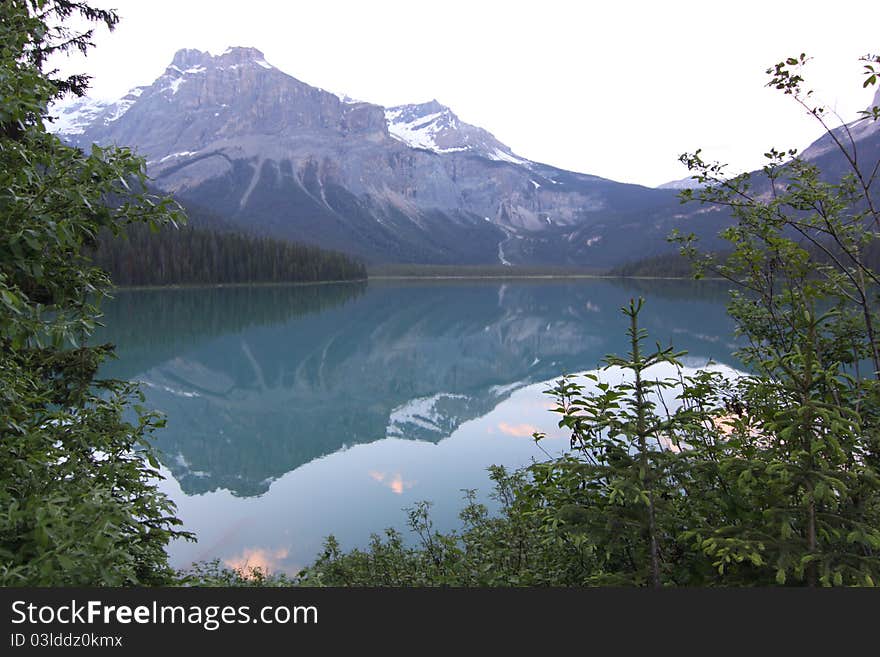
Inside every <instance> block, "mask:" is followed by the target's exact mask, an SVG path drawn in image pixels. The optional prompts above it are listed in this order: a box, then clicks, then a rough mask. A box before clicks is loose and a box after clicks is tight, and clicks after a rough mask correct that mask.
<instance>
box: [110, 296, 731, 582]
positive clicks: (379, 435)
mask: <svg viewBox="0 0 880 657" xmlns="http://www.w3.org/2000/svg"><path fill="white" fill-rule="evenodd" d="M638 296H643V297H645V299H646V306H645V309H644V311H643V314H642V323H643V326H644V327H645V328H646V329H648V330H649V332H650V342H649V344H651V345H653V343H654V342H656V341H661V342H662V343H664V344H669V343H670V342H671V343H673V344H674V345H675V346H676V347H677V348H679V349H683V350H687V351H688V352H689V354H688V356H687V357H686V358H685V359H684V360H685V363H686V364H687V365H690V366H697V367H698V366H703V365H705V364H706V363H707V362H708V361H710V360H714V361H716V362H719V363H727V364H730V365H733V364H734V363H733V360H732V358H731V355H730V354H731V351H732V350H733V349H734V345H733V343H732V326H731V323H730V321H729V320H728V318H727V316H726V315H725V311H724V303H725V299H726V288H725V286H723V285H718V284H715V283H710V282H700V283H695V282H687V281H650V282H648V281H628V282H623V281H611V280H577V281H572V280H568V281H528V280H519V281H506V282H498V281H455V282H451V281H450V282H443V281H437V282H433V281H432V282H423V281H419V282H398V281H395V282H391V281H376V282H370V283H369V284H365V283H356V284H344V285H318V286H289V287H287V286H285V287H252V288H225V289H216V288H210V289H186V290H153V291H120V292H118V293H117V295H116V299H115V300H114V301H112V302H111V303H109V304H108V305H107V306H106V307H105V320H104V321H105V323H106V324H107V327H106V329H104V330H102V331H101V333H100V334H99V336H98V338H99V339H101V340H105V341H111V342H113V343H115V344H116V345H117V352H118V355H119V358H118V360H116V361H113V362H111V363H110V364H109V365H108V366H107V367H105V368H104V370H103V374H105V375H107V376H112V377H117V378H125V379H132V380H137V381H140V382H142V389H143V391H144V392H145V394H146V396H147V401H148V406H149V407H151V408H156V409H158V410H161V411H162V412H164V413H165V414H166V415H167V419H168V424H167V427H166V428H165V429H162V430H160V431H159V432H158V433H157V434H156V441H157V447H158V448H159V450H160V451H161V454H162V463H163V466H164V470H165V474H166V476H167V479H166V480H165V481H164V482H163V484H162V487H163V489H164V490H165V491H166V492H167V493H168V494H169V495H170V496H171V498H172V499H173V500H174V501H175V502H176V503H177V505H178V515H179V517H180V518H182V519H183V521H184V523H185V528H186V529H189V530H191V531H194V532H196V534H197V535H198V537H199V541H198V543H196V544H193V543H185V542H178V543H175V544H174V545H172V546H171V548H170V553H171V558H172V562H173V564H174V565H175V566H178V567H184V566H187V565H188V564H189V563H191V562H192V561H194V560H205V559H215V558H217V559H220V560H221V561H223V562H224V563H226V564H228V565H235V566H242V565H246V564H248V565H259V566H262V567H268V568H269V569H270V570H283V571H295V570H297V569H298V568H299V567H301V566H303V565H305V564H307V563H309V562H310V561H311V560H312V559H313V558H314V556H315V555H316V554H317V552H318V551H319V550H320V548H321V545H322V542H323V539H324V537H326V536H327V535H328V534H331V533H332V534H334V535H335V536H336V537H337V538H338V539H339V541H340V542H341V543H342V546H343V547H344V548H351V547H355V546H363V545H365V544H366V542H367V541H368V540H369V537H370V534H371V533H372V532H381V530H383V529H384V528H385V527H390V526H393V527H397V528H399V529H404V528H405V520H406V514H405V512H404V511H403V509H404V508H406V507H409V506H411V505H412V504H413V503H414V502H416V501H419V500H430V501H432V502H433V504H434V506H433V509H432V516H433V519H434V522H435V525H436V526H437V527H438V528H440V529H451V528H454V527H456V526H457V525H458V522H457V514H458V511H459V510H460V508H461V505H462V492H461V491H462V489H478V491H479V493H480V497H481V499H484V500H486V499H488V493H489V492H490V490H491V482H490V481H489V479H488V476H487V473H486V467H487V466H488V465H490V464H503V465H506V466H510V467H517V466H521V465H526V464H528V463H529V462H531V460H533V459H541V458H546V454H545V453H544V452H542V451H541V450H540V449H539V448H538V447H537V446H536V445H535V443H534V441H533V440H532V438H531V435H532V432H534V431H536V430H542V431H545V432H547V434H548V436H549V439H548V441H547V442H546V443H543V442H542V445H543V447H544V449H545V450H546V451H548V452H550V453H551V454H558V453H561V452H562V451H563V450H565V449H566V448H567V446H568V437H567V436H566V435H565V434H564V432H563V431H561V430H560V429H558V428H557V427H556V419H555V414H553V413H551V412H550V411H549V408H550V407H551V406H552V399H551V397H549V396H548V395H546V394H545V393H544V391H545V390H547V388H548V387H549V385H550V384H551V383H552V382H553V381H554V380H555V379H556V378H557V377H558V376H559V375H560V374H562V373H563V372H568V373H574V372H582V371H585V370H591V369H594V368H596V367H597V366H598V365H599V363H600V361H601V359H602V357H603V356H605V355H606V354H608V353H620V354H623V353H624V352H625V351H627V348H628V346H627V344H626V336H625V330H626V320H625V318H624V317H623V315H621V313H620V311H619V308H620V306H622V305H624V304H626V303H627V302H628V300H629V299H630V298H631V297H638Z"/></svg>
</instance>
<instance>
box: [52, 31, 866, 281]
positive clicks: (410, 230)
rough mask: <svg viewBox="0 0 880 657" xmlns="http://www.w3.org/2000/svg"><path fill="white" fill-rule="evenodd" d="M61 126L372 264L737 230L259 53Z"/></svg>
mask: <svg viewBox="0 0 880 657" xmlns="http://www.w3.org/2000/svg"><path fill="white" fill-rule="evenodd" d="M55 112H56V113H57V121H56V122H55V123H54V127H53V130H54V131H55V132H57V133H58V134H59V135H60V136H61V137H62V138H63V139H65V140H67V141H68V142H70V143H72V144H74V145H78V146H82V147H88V146H89V145H90V144H91V143H93V142H95V143H99V144H112V143H116V144H120V145H129V146H133V147H135V148H136V149H137V151H138V152H139V153H140V154H141V155H143V156H144V157H146V159H147V166H148V172H149V173H150V175H151V176H152V177H153V178H154V180H155V183H156V184H157V185H158V186H159V187H160V188H162V189H163V190H165V191H167V192H171V193H173V194H174V195H175V196H177V197H178V198H179V199H180V200H181V201H182V202H184V203H186V204H191V205H194V206H198V207H200V208H203V209H205V210H207V211H208V212H210V213H214V214H216V215H218V216H220V217H221V218H222V219H223V220H224V221H225V222H226V223H228V224H231V225H233V226H237V227H240V228H242V229H245V230H247V231H249V232H253V233H257V234H266V235H271V236H273V237H281V238H286V239H295V240H298V241H302V242H306V243H312V244H316V245H319V246H323V247H328V248H333V249H338V250H342V251H346V252H349V253H352V254H355V255H357V256H360V257H362V258H364V259H365V260H367V261H368V262H372V263H410V262H411V263H431V264H491V263H494V264H502V265H571V266H580V267H594V268H602V269H604V268H607V267H611V266H614V265H617V264H620V263H622V262H627V261H631V260H634V259H638V258H642V257H647V256H652V255H657V254H660V253H664V252H668V251H669V250H670V247H669V245H668V244H667V243H666V241H665V237H666V236H667V235H668V234H669V232H670V231H671V230H672V229H673V228H675V227H678V228H681V229H683V230H685V231H688V232H690V231H694V232H697V233H698V234H700V235H702V236H703V237H704V238H706V239H708V240H709V241H710V243H711V238H712V236H714V235H715V234H716V233H717V231H718V229H719V228H720V227H721V226H722V225H723V224H724V223H725V220H726V216H725V214H724V213H723V212H720V211H717V209H716V208H708V207H700V206H699V205H696V204H692V205H685V206H682V205H681V204H680V203H679V201H678V199H677V192H676V189H678V188H680V185H677V184H672V185H669V186H672V187H674V188H673V189H651V188H647V187H642V186H639V185H630V184H624V183H619V182H615V181H612V180H607V179H605V178H601V177H598V176H593V175H587V174H582V173H575V172H571V171H566V170H563V169H559V168H556V167H553V166H549V165H546V164H541V163H537V162H533V161H530V160H528V159H525V158H522V157H520V156H518V155H516V154H515V153H514V152H513V151H512V150H511V149H510V148H509V147H507V146H506V145H505V144H503V143H501V142H500V141H498V140H497V139H496V138H495V137H494V136H493V135H492V134H490V133H489V132H488V131H486V130H484V129H482V128H479V127H477V126H473V125H469V124H467V123H465V122H463V121H461V120H460V119H459V118H458V117H457V116H456V115H455V114H454V113H453V112H452V110H451V109H450V108H448V107H445V106H444V105H442V104H440V103H439V102H437V101H436V100H432V101H430V102H428V103H422V104H415V105H402V106H398V107H390V108H383V107H380V106H378V105H374V104H371V103H364V102H358V101H354V100H352V99H350V98H347V97H344V96H342V97H340V96H337V95H336V94H333V93H330V92H328V91H324V90H322V89H319V88H317V87H312V86H310V85H308V84H305V83H304V82H301V81H299V80H297V79H296V78H294V77H291V76H290V75H288V74H286V73H284V72H282V71H280V70H279V69H277V68H275V67H274V66H272V65H271V64H270V63H268V62H267V61H266V59H265V57H264V56H263V54H262V53H261V52H260V51H259V50H257V49H255V48H230V49H228V50H226V51H225V52H224V53H222V54H220V55H218V56H212V55H211V54H210V53H207V52H201V51H198V50H180V51H178V52H177V53H176V54H175V56H174V59H173V61H172V63H171V64H170V65H169V66H168V68H166V70H165V72H164V73H163V74H162V75H161V76H159V78H157V79H156V81H155V82H153V83H152V84H151V85H147V86H143V87H137V88H134V89H132V90H131V91H130V92H129V93H128V94H126V95H125V96H124V97H123V98H121V99H119V100H117V101H114V102H101V101H96V100H94V99H90V98H82V99H77V100H76V101H74V102H71V103H68V104H66V105H64V106H62V107H58V108H56V109H55ZM872 134H873V133H872ZM820 142H821V140H820V141H819V142H817V144H816V145H814V146H816V148H819V147H820V146H821V144H820ZM811 148H812V147H811ZM633 157H638V153H633Z"/></svg>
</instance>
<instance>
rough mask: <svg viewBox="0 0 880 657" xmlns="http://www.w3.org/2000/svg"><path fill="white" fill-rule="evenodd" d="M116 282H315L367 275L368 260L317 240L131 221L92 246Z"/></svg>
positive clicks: (97, 262) (97, 259)
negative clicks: (306, 241)
mask: <svg viewBox="0 0 880 657" xmlns="http://www.w3.org/2000/svg"><path fill="white" fill-rule="evenodd" d="M88 254H89V256H90V258H91V259H92V261H93V262H94V264H95V265H96V266H98V267H100V268H101V269H103V270H105V271H106V272H107V273H108V274H109V275H110V278H111V280H112V281H113V282H114V284H116V285H118V286H126V287H133V286H165V285H210V284H245V283H314V282H321V281H346V280H358V279H365V278H366V277H367V272H366V268H365V266H364V264H363V263H362V262H360V261H358V260H356V259H354V258H352V257H350V256H348V255H346V254H344V253H339V252H336V251H328V250H325V249H320V248H317V247H313V246H307V245H304V244H298V243H293V242H285V241H282V240H276V239H272V238H268V237H256V236H251V235H245V234H242V233H237V232H230V231H222V232H221V231H218V230H211V229H207V228H196V227H189V226H183V227H179V228H178V227H174V226H164V227H162V228H161V229H160V230H158V231H156V232H153V231H151V230H150V229H149V228H148V227H147V226H143V225H131V226H129V227H128V228H127V229H126V230H125V232H123V233H121V234H119V235H115V236H114V235H113V234H112V233H110V232H109V231H104V232H102V233H101V234H100V236H99V239H98V244H97V247H96V248H93V249H90V250H89V252H88Z"/></svg>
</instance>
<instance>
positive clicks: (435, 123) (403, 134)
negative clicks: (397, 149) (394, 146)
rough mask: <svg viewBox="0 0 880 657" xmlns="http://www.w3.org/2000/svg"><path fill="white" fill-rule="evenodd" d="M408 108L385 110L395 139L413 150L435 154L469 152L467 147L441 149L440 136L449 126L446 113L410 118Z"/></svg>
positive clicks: (389, 130) (389, 127) (389, 128)
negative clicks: (445, 122)
mask: <svg viewBox="0 0 880 657" xmlns="http://www.w3.org/2000/svg"><path fill="white" fill-rule="evenodd" d="M406 109H407V106H403V107H392V108H391V109H386V110H385V120H386V121H387V122H388V132H389V133H391V136H392V137H394V138H395V139H398V140H400V141H402V142H403V143H404V144H407V145H408V146H412V147H413V148H424V149H425V150H429V151H434V152H435V153H453V152H455V151H464V150H467V148H466V147H463V146H459V147H452V148H441V147H440V146H439V145H438V144H437V140H436V138H437V136H438V134H439V133H440V132H441V131H442V130H443V129H444V128H446V127H447V126H446V125H444V121H443V119H446V118H447V117H446V116H445V115H446V112H448V110H446V111H440V112H434V113H433V114H428V115H427V116H415V117H412V116H408V115H407V113H406Z"/></svg>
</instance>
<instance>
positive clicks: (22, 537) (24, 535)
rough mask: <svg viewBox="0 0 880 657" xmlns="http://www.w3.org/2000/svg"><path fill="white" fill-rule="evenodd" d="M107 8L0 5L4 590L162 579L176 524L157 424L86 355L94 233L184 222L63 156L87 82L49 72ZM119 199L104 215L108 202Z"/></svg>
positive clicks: (124, 154) (52, 1)
mask: <svg viewBox="0 0 880 657" xmlns="http://www.w3.org/2000/svg"><path fill="white" fill-rule="evenodd" d="M71 17H80V18H82V19H85V21H86V22H87V23H88V24H98V25H100V24H103V26H106V27H107V28H111V29H112V28H113V27H114V26H115V25H116V23H117V16H116V14H115V13H114V12H112V11H105V10H101V9H94V8H91V7H89V6H88V5H86V4H85V3H83V2H72V1H69V0H10V1H8V2H3V3H0V510H2V513H0V584H3V585H120V584H132V583H151V582H157V581H161V580H162V579H163V578H164V577H165V576H166V575H167V573H168V571H167V557H166V555H165V550H164V548H165V545H166V543H167V542H168V540H169V539H170V538H171V537H172V536H174V535H175V534H176V533H177V532H176V529H175V527H176V526H177V525H178V524H179V523H178V521H177V520H176V519H175V518H174V516H173V506H172V504H171V503H170V501H169V500H167V499H166V498H165V497H164V496H163V495H161V494H159V493H158V492H157V490H156V487H155V481H156V478H157V477H158V464H157V462H156V461H155V459H154V457H153V456H152V452H151V451H150V446H149V443H148V437H149V434H150V432H151V431H152V430H153V429H154V428H156V427H158V426H160V424H161V421H160V419H159V418H158V417H157V416H155V415H153V414H150V413H148V412H146V411H144V410H143V409H141V408H140V407H139V406H137V405H133V403H132V402H133V401H134V402H136V401H137V396H138V393H137V391H136V389H134V388H133V387H132V386H131V385H129V384H127V383H124V382H118V381H102V380H97V379H96V378H95V375H96V372H97V369H98V366H99V365H100V363H101V361H102V360H103V359H104V358H106V356H107V355H108V354H109V353H110V350H111V349H110V347H109V346H107V345H93V346H90V345H89V344H88V337H89V335H90V333H91V332H92V330H93V328H94V327H95V322H96V317H97V316H98V307H97V304H98V303H99V302H100V299H101V298H102V296H104V295H105V294H106V293H107V291H108V289H109V285H110V281H109V279H108V277H107V275H106V274H105V273H104V272H102V271H101V270H100V269H98V268H96V267H94V266H93V265H92V264H91V263H90V262H89V261H88V259H87V258H86V257H85V256H84V255H83V250H84V248H85V247H86V246H87V245H89V244H94V242H95V239H96V237H97V235H98V233H99V232H100V231H102V230H107V231H111V232H114V233H117V232H119V231H120V230H121V229H122V227H123V226H124V225H126V224H129V223H140V222H144V223H148V224H150V225H153V226H159V225H162V224H165V223H169V222H176V221H178V220H179V219H180V217H179V216H178V215H177V214H176V212H175V207H174V206H173V204H172V203H171V202H170V201H168V200H163V199H158V198H154V197H151V196H149V195H145V194H142V193H134V192H132V189H143V188H144V187H143V185H144V184H145V170H144V162H143V161H142V160H141V159H139V158H137V157H135V156H134V155H132V153H131V151H129V150H128V149H125V148H100V147H97V146H95V147H93V148H92V149H91V151H90V152H88V153H84V152H81V151H79V150H76V149H73V148H69V147H67V146H65V145H63V144H62V143H61V142H60V141H59V140H58V139H57V138H56V137H54V136H53V135H51V134H50V133H48V132H47V130H46V122H47V120H48V109H47V108H48V105H49V103H50V102H51V101H53V100H55V99H57V98H59V97H61V96H63V95H64V94H68V93H73V94H82V93H83V92H84V90H85V86H86V83H87V78H85V77H84V76H72V77H68V78H58V77H56V75H55V72H53V71H47V70H45V69H46V67H47V61H48V58H49V57H50V56H51V55H55V54H59V53H64V52H66V51H70V50H78V51H81V52H86V51H87V50H88V48H89V46H90V45H91V44H90V39H91V34H92V33H91V30H87V31H85V32H76V31H73V30H71V29H70V28H68V27H66V25H67V24H69V22H70V21H69V19H70V18H71ZM111 197H112V198H114V199H121V202H114V203H109V202H108V199H110V198H111Z"/></svg>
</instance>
